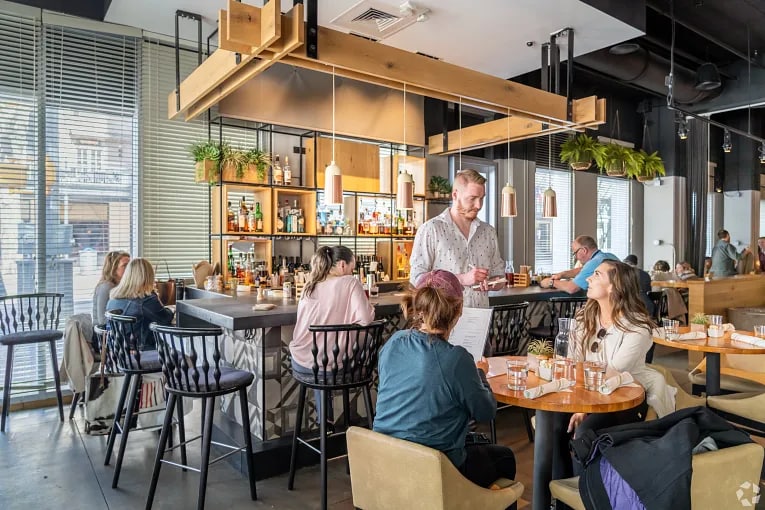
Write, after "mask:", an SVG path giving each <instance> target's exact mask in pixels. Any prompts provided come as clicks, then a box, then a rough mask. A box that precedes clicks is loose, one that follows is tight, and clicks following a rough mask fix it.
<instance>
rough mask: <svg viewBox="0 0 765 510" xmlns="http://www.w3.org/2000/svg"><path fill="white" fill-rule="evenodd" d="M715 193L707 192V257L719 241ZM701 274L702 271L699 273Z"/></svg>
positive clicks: (705, 254)
mask: <svg viewBox="0 0 765 510" xmlns="http://www.w3.org/2000/svg"><path fill="white" fill-rule="evenodd" d="M714 205H715V201H714V194H713V193H707V225H706V236H705V237H706V251H705V252H704V256H705V257H711V256H712V248H714V246H715V243H716V242H717V235H716V234H715V210H714ZM699 274H701V273H699Z"/></svg>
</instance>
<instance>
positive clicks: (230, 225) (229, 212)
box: [226, 200, 239, 232]
mask: <svg viewBox="0 0 765 510" xmlns="http://www.w3.org/2000/svg"><path fill="white" fill-rule="evenodd" d="M237 230H239V224H238V222H237V218H236V214H234V210H233V209H232V208H231V201H230V200H229V201H228V206H227V207H226V232H236V231H237Z"/></svg>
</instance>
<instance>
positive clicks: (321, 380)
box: [292, 370, 372, 388]
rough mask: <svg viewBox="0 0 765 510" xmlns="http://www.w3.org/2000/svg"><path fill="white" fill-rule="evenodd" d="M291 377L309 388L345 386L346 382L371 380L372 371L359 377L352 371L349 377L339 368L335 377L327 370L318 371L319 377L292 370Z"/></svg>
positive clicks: (353, 382)
mask: <svg viewBox="0 0 765 510" xmlns="http://www.w3.org/2000/svg"><path fill="white" fill-rule="evenodd" d="M292 377H293V379H295V380H296V381H297V382H299V383H300V384H304V385H306V386H308V387H309V388H321V387H327V388H329V387H332V386H345V385H348V384H354V385H355V384H358V385H361V384H366V383H368V382H370V381H371V380H372V373H371V372H370V373H369V376H368V377H361V376H360V375H359V374H357V373H355V372H354V374H353V377H351V376H350V374H348V375H346V374H344V373H343V371H342V370H341V371H339V372H338V373H337V377H332V372H327V373H326V374H324V373H323V372H321V371H319V377H318V378H314V375H313V373H310V374H307V373H304V372H298V371H297V370H293V371H292Z"/></svg>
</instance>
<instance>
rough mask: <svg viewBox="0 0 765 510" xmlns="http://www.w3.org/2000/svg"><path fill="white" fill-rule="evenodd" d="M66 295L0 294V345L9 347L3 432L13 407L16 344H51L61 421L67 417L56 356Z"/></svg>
mask: <svg viewBox="0 0 765 510" xmlns="http://www.w3.org/2000/svg"><path fill="white" fill-rule="evenodd" d="M63 297H64V295H63V294H56V293H50V292H42V293H37V294H17V295H14V296H3V297H0V345H4V346H5V347H6V358H5V380H4V381H3V412H2V415H1V416H2V417H1V418H0V432H5V422H6V420H7V419H8V413H9V411H10V409H11V379H12V377H11V376H12V374H13V354H14V348H15V347H20V346H23V345H30V344H42V343H47V344H48V346H49V347H50V359H51V364H52V365H53V381H54V383H55V385H56V400H57V401H58V413H59V417H60V418H61V421H62V422H63V421H64V402H63V399H62V398H61V378H60V376H59V372H58V359H57V357H56V342H57V341H58V340H61V339H62V338H63V337H64V333H63V331H60V330H59V329H58V327H59V316H60V315H61V299H62V298H63Z"/></svg>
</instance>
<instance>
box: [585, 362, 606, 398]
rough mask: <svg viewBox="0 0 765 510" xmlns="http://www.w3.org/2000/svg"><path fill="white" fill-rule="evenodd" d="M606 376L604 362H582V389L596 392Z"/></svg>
mask: <svg viewBox="0 0 765 510" xmlns="http://www.w3.org/2000/svg"><path fill="white" fill-rule="evenodd" d="M605 375H606V362H605V361H585V362H584V388H585V389H586V390H590V391H598V388H600V385H601V384H603V380H604V379H605Z"/></svg>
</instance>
